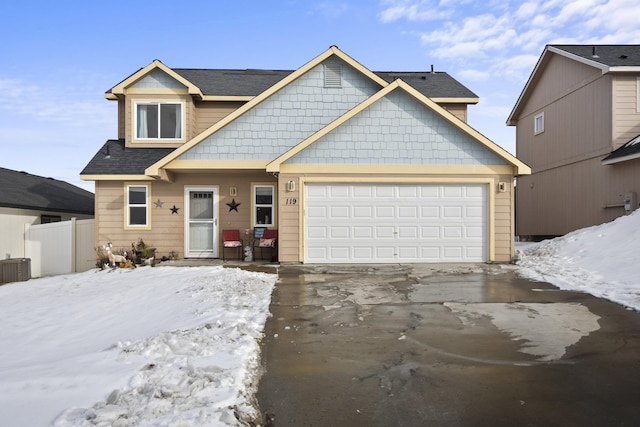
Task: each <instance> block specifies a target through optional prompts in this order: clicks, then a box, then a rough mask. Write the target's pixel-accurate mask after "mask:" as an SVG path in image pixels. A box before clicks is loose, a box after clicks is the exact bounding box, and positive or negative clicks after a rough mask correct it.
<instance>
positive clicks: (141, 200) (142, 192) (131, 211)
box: [127, 185, 149, 227]
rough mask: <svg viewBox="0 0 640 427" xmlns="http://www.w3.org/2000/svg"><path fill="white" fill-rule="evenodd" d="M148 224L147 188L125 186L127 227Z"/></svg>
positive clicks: (143, 186)
mask: <svg viewBox="0 0 640 427" xmlns="http://www.w3.org/2000/svg"><path fill="white" fill-rule="evenodd" d="M148 224H149V186H148V185H127V227H146V226H147V225H148Z"/></svg>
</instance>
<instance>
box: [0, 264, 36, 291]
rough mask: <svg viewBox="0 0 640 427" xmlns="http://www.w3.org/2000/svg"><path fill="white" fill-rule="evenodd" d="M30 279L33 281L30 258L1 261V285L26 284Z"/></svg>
mask: <svg viewBox="0 0 640 427" xmlns="http://www.w3.org/2000/svg"><path fill="white" fill-rule="evenodd" d="M29 279H31V259H30V258H9V259H3V260H0V285H2V284H4V283H11V282H25V281H27V280H29Z"/></svg>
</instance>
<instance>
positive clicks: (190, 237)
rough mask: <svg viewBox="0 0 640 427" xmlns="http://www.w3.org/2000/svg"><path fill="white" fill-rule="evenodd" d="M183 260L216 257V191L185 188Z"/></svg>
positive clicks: (201, 188) (208, 188)
mask: <svg viewBox="0 0 640 427" xmlns="http://www.w3.org/2000/svg"><path fill="white" fill-rule="evenodd" d="M184 199H185V204H184V205H185V215H184V217H185V225H184V227H185V233H184V234H185V236H184V245H185V258H216V257H217V256H218V189H217V188H216V187H186V188H185V191H184Z"/></svg>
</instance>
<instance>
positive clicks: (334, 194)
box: [327, 185, 351, 199]
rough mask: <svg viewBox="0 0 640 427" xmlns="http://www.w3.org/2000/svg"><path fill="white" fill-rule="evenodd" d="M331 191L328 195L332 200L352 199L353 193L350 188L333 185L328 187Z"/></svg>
mask: <svg viewBox="0 0 640 427" xmlns="http://www.w3.org/2000/svg"><path fill="white" fill-rule="evenodd" d="M328 189H329V191H327V194H328V195H329V196H330V197H331V198H332V199H348V198H350V197H351V193H350V191H349V188H348V187H344V186H340V185H331V186H329V187H328Z"/></svg>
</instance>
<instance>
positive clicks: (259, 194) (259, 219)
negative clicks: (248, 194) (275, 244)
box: [253, 185, 275, 226]
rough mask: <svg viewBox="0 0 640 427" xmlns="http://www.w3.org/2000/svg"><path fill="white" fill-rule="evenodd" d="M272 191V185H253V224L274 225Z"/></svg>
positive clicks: (273, 189) (273, 190)
mask: <svg viewBox="0 0 640 427" xmlns="http://www.w3.org/2000/svg"><path fill="white" fill-rule="evenodd" d="M274 193H275V186H273V185H254V186H253V209H254V211H253V213H254V215H253V218H254V224H253V225H254V226H264V225H266V226H273V225H274V218H273V217H274V210H275V205H274V202H273V200H274Z"/></svg>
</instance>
